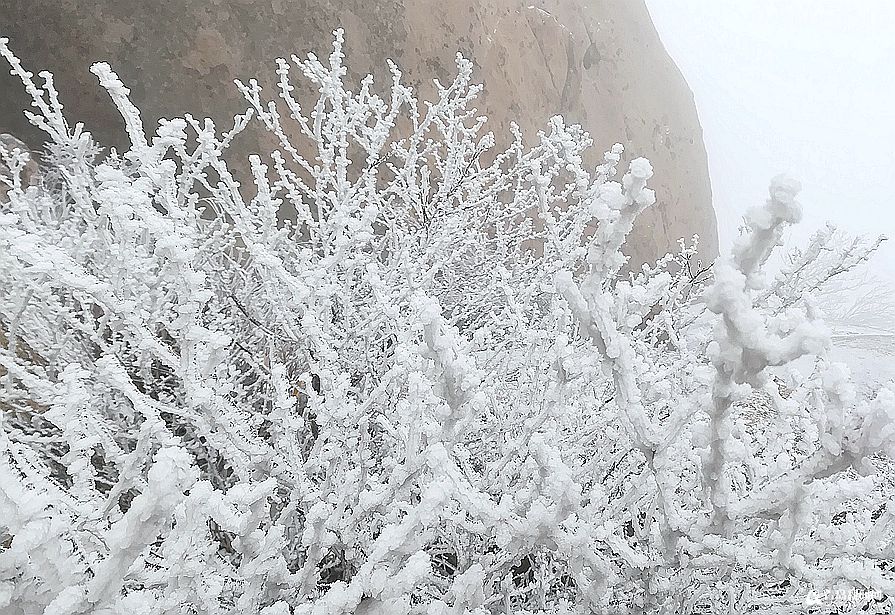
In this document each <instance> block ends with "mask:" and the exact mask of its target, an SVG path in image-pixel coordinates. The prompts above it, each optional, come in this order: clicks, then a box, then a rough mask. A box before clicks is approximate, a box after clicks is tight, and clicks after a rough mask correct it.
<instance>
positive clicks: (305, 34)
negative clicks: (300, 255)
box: [0, 0, 718, 264]
mask: <svg viewBox="0 0 895 615" xmlns="http://www.w3.org/2000/svg"><path fill="white" fill-rule="evenodd" d="M337 27H344V29H345V38H346V55H347V60H346V63H347V65H348V66H349V67H350V68H351V70H353V71H355V74H354V75H353V76H355V77H357V76H362V75H364V74H366V73H368V72H372V73H373V74H374V75H375V76H376V77H378V80H379V83H382V84H387V83H389V81H388V79H387V75H386V65H385V59H386V58H391V59H393V60H394V61H395V62H396V63H397V64H398V65H399V66H400V67H401V69H402V70H403V72H404V75H405V81H407V82H409V83H411V84H414V85H416V86H418V87H419V91H420V92H421V94H422V95H423V96H426V95H427V94H429V93H430V92H431V83H430V80H431V78H433V77H437V78H439V79H440V80H442V82H445V81H449V80H450V79H451V77H452V75H453V70H454V56H455V54H456V52H457V51H460V52H462V53H463V55H465V56H466V57H468V58H470V59H471V60H473V62H474V63H475V67H476V73H475V76H476V78H477V79H478V80H480V81H481V82H482V83H484V84H485V91H484V96H483V98H482V99H481V103H480V111H481V112H483V113H485V114H486V115H488V116H489V118H490V124H489V127H490V129H491V130H493V131H494V133H495V135H497V136H498V140H500V137H501V135H508V134H509V123H510V121H513V120H515V121H516V122H518V123H519V124H520V125H521V127H522V129H523V131H524V132H525V133H526V134H531V135H533V134H534V133H535V132H536V130H538V129H539V128H541V127H543V126H544V125H545V123H546V120H547V119H548V118H549V117H550V116H551V115H554V114H557V113H559V114H562V115H563V116H565V118H566V121H567V122H568V123H580V124H582V125H583V126H584V128H585V129H587V130H588V131H589V132H590V133H591V135H592V136H593V137H594V140H595V143H596V146H595V148H594V149H593V151H592V158H591V160H590V161H589V162H591V163H593V164H595V163H596V162H597V161H598V158H599V157H600V156H601V154H602V152H603V151H604V150H605V149H608V148H609V147H610V146H611V145H612V144H613V143H615V142H620V143H623V144H624V145H625V148H626V150H627V152H628V154H629V155H631V156H632V157H634V156H641V155H642V156H646V157H647V158H649V159H650V160H651V161H652V163H653V167H654V169H655V171H656V175H655V177H654V178H653V180H652V181H651V186H652V187H653V188H654V189H655V190H656V195H657V199H658V202H657V204H656V206H655V207H653V208H650V209H649V210H647V212H646V213H645V214H644V215H643V216H642V217H641V218H640V220H639V223H638V225H637V227H636V228H635V230H634V233H633V236H632V238H631V241H630V245H629V247H628V253H629V255H630V256H631V257H632V260H633V263H634V264H639V263H641V262H644V261H647V260H651V259H654V258H656V257H657V256H659V255H661V254H664V253H665V252H666V251H668V250H674V249H676V243H677V239H678V238H679V237H687V238H689V237H690V236H692V235H693V234H694V233H698V234H699V235H700V238H701V241H700V243H701V247H702V249H701V252H702V255H703V258H713V257H714V256H715V255H716V254H717V249H718V238H717V229H716V223H715V215H714V211H713V210H712V205H711V189H710V184H709V179H708V168H707V163H706V154H705V149H704V146H703V142H702V131H701V128H700V126H699V121H698V119H697V116H696V109H695V105H694V103H693V97H692V94H691V93H690V90H689V89H688V87H687V85H686V83H685V82H684V79H683V77H682V76H681V74H680V72H679V71H678V69H677V67H676V66H675V65H674V63H673V62H672V61H671V59H670V58H669V57H668V55H667V54H666V52H665V50H664V48H663V47H662V45H661V43H660V41H659V38H658V35H657V33H656V31H655V29H654V27H653V24H652V22H651V20H650V17H649V14H648V13H647V10H646V7H645V6H644V4H643V3H642V0H626V1H620V0H616V1H611V0H586V1H585V0H521V1H520V0H437V1H436V0H373V1H371V0H330V1H323V0H201V1H198V0H166V1H165V2H149V1H146V0H144V1H142V2H141V1H139V0H4V1H3V2H2V3H0V35H2V36H8V37H9V38H10V46H11V48H12V49H13V50H14V51H15V52H16V53H17V55H19V57H20V58H21V59H22V62H23V64H24V65H25V66H26V67H27V68H29V69H30V70H32V71H33V72H35V73H36V72H37V71H38V70H44V69H46V70H49V71H51V72H53V73H54V75H55V77H56V84H57V87H58V89H59V90H60V95H61V98H62V100H63V102H64V103H65V104H66V108H67V110H68V112H69V117H70V118H71V119H72V120H77V121H83V122H84V123H85V124H86V127H87V129H88V130H90V131H91V132H92V133H93V134H94V136H95V137H96V138H97V140H98V141H99V142H100V143H102V144H104V145H115V146H119V147H120V146H123V145H124V144H125V136H124V131H123V125H122V122H121V120H120V118H119V117H118V115H117V113H116V111H115V109H114V108H113V106H112V104H111V102H110V101H109V99H108V97H107V95H106V94H105V92H103V91H102V89H101V88H100V87H99V86H98V85H97V83H96V80H95V78H94V77H93V75H92V74H90V72H89V71H88V68H89V65H90V64H91V63H92V62H94V61H100V60H103V61H107V62H109V64H111V65H112V67H113V69H115V70H116V72H117V73H118V74H119V76H120V77H121V79H122V81H124V83H125V84H126V85H127V86H128V87H129V88H130V90H131V98H132V99H133V101H134V102H135V104H137V106H138V107H139V108H140V109H141V111H142V113H143V119H144V123H145V124H146V126H147V128H151V127H153V126H154V125H155V122H156V120H157V119H158V118H160V117H169V118H170V117H172V116H177V115H182V114H183V113H186V112H190V113H193V114H194V115H198V116H206V115H207V116H210V117H212V118H213V119H214V120H215V121H216V122H218V123H219V125H226V123H227V122H228V121H229V119H230V118H232V116H233V114H234V113H236V112H239V111H241V110H242V109H243V108H244V105H243V102H242V99H241V96H240V94H239V93H238V91H237V90H236V88H235V86H234V85H233V84H232V81H233V79H234V78H240V79H242V80H244V81H245V80H247V79H248V78H250V77H253V76H257V77H258V79H259V81H260V82H261V84H262V85H270V84H271V78H272V77H274V76H275V75H274V64H273V59H274V58H277V57H288V56H289V54H292V53H295V54H296V55H299V56H304V55H306V54H307V53H308V52H312V51H313V52H315V53H317V54H318V55H326V54H327V53H328V50H329V49H330V47H331V43H332V30H333V29H335V28H337ZM270 94H271V95H273V92H270ZM27 106H28V99H27V98H26V96H25V94H24V92H23V91H22V89H21V87H20V86H19V85H18V84H17V83H16V82H15V81H14V78H13V77H10V76H9V75H6V74H5V71H4V75H2V76H0V132H10V133H12V134H15V135H17V136H19V137H21V138H23V139H24V140H25V141H27V142H29V143H31V144H32V145H35V144H36V143H39V142H40V140H41V135H39V134H38V133H37V132H36V130H35V129H33V128H32V127H30V125H28V124H27V121H26V120H25V119H24V117H23V116H22V115H21V113H20V110H21V109H24V108H26V107H27ZM256 149H263V148H259V145H258V141H257V137H256V138H255V140H254V141H253V140H252V138H251V137H246V138H245V139H244V140H243V143H242V144H240V145H239V146H238V148H237V153H240V154H243V153H246V152H248V151H250V150H256Z"/></svg>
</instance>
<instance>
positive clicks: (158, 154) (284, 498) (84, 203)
mask: <svg viewBox="0 0 895 615" xmlns="http://www.w3.org/2000/svg"><path fill="white" fill-rule="evenodd" d="M0 53H2V54H3V55H4V56H5V57H6V59H7V60H9V61H10V63H11V66H12V69H13V71H14V73H16V74H17V75H18V76H19V77H21V79H22V81H23V83H24V84H25V87H26V88H27V90H28V92H29V93H30V94H31V96H32V98H33V99H34V105H35V107H36V112H34V113H32V114H30V115H29V117H30V118H31V120H32V121H33V122H34V123H35V124H36V125H38V126H40V127H41V128H43V129H44V130H45V131H46V133H47V135H48V143H47V146H46V149H47V155H46V159H45V161H44V163H43V169H42V172H41V174H40V176H39V182H38V183H37V185H28V183H29V182H23V181H22V180H21V175H22V171H23V170H24V169H25V166H26V165H27V164H28V163H29V157H28V156H27V155H26V154H25V153H24V152H22V151H20V150H19V149H17V148H7V147H3V146H2V144H0V154H2V157H3V164H4V165H5V167H6V171H5V172H4V173H3V175H2V176H0V182H3V183H4V185H5V186H6V188H5V196H4V198H3V199H2V203H0V342H2V344H0V346H2V347H0V379H2V381H3V388H2V397H0V410H2V430H0V612H3V613H4V614H7V613H8V614H11V615H19V614H28V615H30V614H32V613H47V614H50V615H62V614H74V613H108V614H112V613H133V614H134V615H143V614H146V615H149V614H157V613H209V614H212V613H221V614H224V613H227V614H229V613H232V614H252V613H262V614H264V615H286V614H290V613H291V614H312V613H313V614H320V615H335V614H347V613H362V614H367V615H370V614H373V613H380V614H408V613H431V614H442V615H447V614H457V615H460V614H465V613H476V614H484V613H591V612H596V613H621V612H631V613H642V612H656V613H708V612H719V613H721V612H723V613H745V612H756V610H757V611H758V612H766V613H772V612H779V613H791V612H793V610H794V609H796V608H798V607H799V606H800V605H801V604H802V603H803V602H804V601H805V600H807V599H809V598H810V599H811V600H814V599H815V598H816V596H818V595H820V596H821V599H822V597H823V596H824V595H828V594H817V592H818V591H833V590H835V591H846V590H858V589H860V590H862V591H864V590H867V592H869V593H863V594H854V596H856V597H857V598H856V600H857V599H858V598H859V600H858V602H859V603H860V604H857V603H856V607H857V608H861V607H863V606H865V605H867V611H869V612H888V610H889V609H891V607H892V604H893V602H892V597H893V596H895V581H893V576H892V565H893V528H895V525H893V516H895V509H893V507H892V504H891V498H892V495H893V484H892V472H891V470H890V469H889V468H890V466H889V465H888V464H889V463H890V459H891V457H892V455H893V454H895V424H893V421H892V419H893V418H895V392H893V390H892V389H884V390H882V391H880V392H879V394H878V396H877V397H876V398H875V399H873V400H865V399H860V398H858V397H857V396H856V395H855V394H854V392H853V390H852V388H851V386H850V384H849V380H848V377H847V374H845V373H844V371H843V368H842V367H841V366H838V365H834V364H829V363H828V362H827V361H826V359H825V349H826V347H827V331H826V329H825V327H824V325H823V324H822V323H821V321H820V320H819V315H818V312H817V310H816V308H814V307H813V305H812V303H811V301H810V297H809V296H807V295H805V293H804V292H803V290H804V287H802V288H800V287H799V286H792V285H791V284H789V282H791V281H792V280H794V279H795V278H794V277H790V278H788V279H787V278H781V279H780V280H778V282H777V283H775V284H772V285H767V284H766V283H765V281H764V279H763V275H762V265H763V263H764V262H765V260H766V259H767V257H768V255H769V254H770V253H771V251H772V250H773V249H774V247H775V245H776V244H777V242H778V240H779V237H780V233H781V231H782V228H783V226H784V225H785V224H789V223H792V222H795V221H796V220H797V218H798V215H799V209H798V205H797V204H796V202H795V201H794V197H795V194H796V192H797V186H796V185H795V184H794V183H793V182H791V181H787V180H775V182H774V183H773V184H772V186H771V194H770V198H769V200H768V202H767V204H766V205H765V206H764V207H762V208H758V209H756V210H755V211H754V212H752V213H751V214H750V216H749V218H748V221H749V226H750V229H749V230H750V232H749V233H748V234H747V235H745V236H744V237H743V238H741V240H740V242H739V243H738V244H737V246H736V248H735V250H734V252H733V255H732V257H731V258H728V259H722V260H720V261H719V262H718V263H716V264H715V266H714V270H713V272H709V271H707V270H705V271H695V270H694V269H692V268H691V261H692V260H693V257H694V255H695V249H694V247H693V246H690V245H686V244H682V249H681V253H680V254H679V255H673V256H668V257H666V258H663V259H662V260H660V261H659V262H658V263H657V264H656V265H655V266H649V267H644V268H643V269H642V270H641V271H636V272H634V273H630V274H627V273H626V274H622V273H620V271H621V270H622V267H623V265H624V258H623V256H622V255H621V252H620V249H621V247H622V246H623V244H624V241H625V237H626V236H627V234H628V232H629V231H630V230H631V228H632V223H633V221H634V219H635V217H636V215H637V214H638V213H639V212H640V211H642V210H643V209H644V208H645V207H648V206H650V205H651V204H652V203H653V201H654V196H653V193H652V192H651V191H650V190H649V189H648V188H647V187H646V184H647V181H648V180H649V178H650V175H651V173H652V169H651V167H650V165H649V163H648V162H647V161H646V160H644V159H636V160H634V161H632V162H631V163H630V165H629V167H628V170H627V171H626V172H625V173H623V174H621V177H620V178H618V175H617V171H616V169H617V166H618V165H619V164H620V160H621V155H622V149H621V146H615V147H614V148H613V149H612V150H611V151H610V152H609V153H607V154H606V156H605V159H604V160H605V162H604V164H602V165H601V166H599V167H598V168H597V169H596V170H595V172H590V171H589V170H587V169H585V168H584V166H583V164H582V153H583V151H584V150H585V149H586V148H587V147H589V146H590V145H591V140H590V138H589V137H588V136H587V134H586V133H584V132H583V131H582V130H581V129H580V127H578V126H567V125H565V124H564V123H563V121H562V120H561V119H560V118H553V119H552V120H551V121H550V123H549V125H548V127H547V129H546V130H545V131H544V132H542V133H539V134H538V135H537V137H536V138H535V139H534V140H533V142H532V144H531V145H526V144H525V143H524V142H523V138H522V135H521V134H519V132H518V131H516V133H515V135H514V137H515V138H514V140H513V143H512V145H510V146H509V147H508V148H506V149H503V150H498V149H497V148H496V147H495V145H494V139H493V138H492V136H491V135H490V134H488V133H485V132H484V126H485V120H484V118H479V117H477V116H476V114H475V109H474V108H473V107H472V104H473V102H474V100H475V97H476V94H477V93H478V92H479V86H475V85H471V82H470V79H471V64H470V63H469V62H468V61H466V60H463V59H462V58H459V59H458V63H457V64H458V76H457V78H456V79H455V80H454V81H453V83H451V84H449V85H441V84H438V88H437V97H436V99H435V100H434V102H432V103H425V104H421V103H419V102H418V101H417V99H416V98H415V97H414V95H413V93H412V92H411V90H410V89H408V88H407V87H406V86H404V85H402V83H401V74H400V72H399V71H398V69H397V68H395V67H392V74H393V83H392V86H391V88H390V89H389V90H387V93H386V94H385V95H384V96H383V95H379V94H375V93H374V86H373V83H372V81H371V79H369V78H368V79H365V80H364V81H363V82H362V83H361V84H359V85H358V86H357V87H355V88H354V89H349V88H350V87H351V86H349V84H346V83H345V81H344V79H345V69H344V67H343V66H342V54H341V34H338V33H337V38H336V44H335V47H334V52H333V54H332V55H331V56H330V58H329V62H328V63H323V62H320V61H319V60H318V59H317V58H315V57H313V56H311V57H309V58H308V59H306V60H299V59H297V58H294V57H293V58H292V64H290V63H288V62H287V61H285V60H279V61H278V71H277V72H278V75H279V92H278V97H279V100H278V101H276V102H271V101H269V100H268V99H267V97H266V96H265V95H264V92H262V90H261V88H260V87H259V86H258V85H257V83H255V82H249V83H248V84H247V85H245V84H240V86H239V87H240V88H241V89H242V91H243V92H244V94H245V96H246V98H247V100H248V102H249V110H248V111H247V112H246V113H245V114H244V115H242V116H240V117H237V118H236V121H235V124H234V127H233V128H232V129H228V130H226V131H225V132H223V133H220V132H218V131H217V129H216V128H215V126H214V125H213V124H212V123H211V121H209V120H204V121H203V120H198V119H195V118H193V117H190V116H186V117H184V118H179V119H173V120H169V121H162V122H161V123H160V125H159V127H158V129H157V130H156V131H155V134H154V135H152V136H148V135H147V134H146V132H144V128H143V126H142V123H141V121H140V117H139V114H138V112H137V109H136V108H135V107H134V106H133V105H132V103H131V102H130V101H129V99H128V91H127V89H126V88H125V87H124V86H123V85H122V84H121V83H120V82H119V80H118V79H117V77H116V76H115V75H114V73H113V72H112V71H111V69H110V68H109V67H108V66H106V65H102V64H98V65H96V66H94V68H93V71H94V72H95V73H96V75H97V76H98V77H99V80H100V83H101V84H102V86H103V87H105V88H106V89H107V91H108V92H109V94H110V96H111V97H112V99H113V101H114V102H115V104H116V105H117V106H118V108H119V110H120V111H121V114H122V117H123V118H124V120H125V123H126V126H127V130H128V134H129V135H130V139H131V146H130V148H129V149H128V150H127V151H125V152H115V151H110V152H108V153H107V154H105V155H101V153H100V150H99V148H98V147H97V146H96V145H94V143H93V142H92V140H91V138H90V136H89V134H88V133H86V132H85V131H84V129H83V127H82V126H81V125H80V124H76V125H74V126H72V125H70V124H69V123H68V122H67V121H66V119H65V118H64V116H63V109H62V105H61V104H60V102H59V101H58V100H57V97H56V93H55V90H54V89H53V86H52V80H51V77H50V76H49V75H46V74H42V77H43V78H44V80H45V84H44V85H43V86H38V85H37V84H35V83H34V82H33V81H32V76H31V75H30V74H29V73H27V72H26V71H24V69H22V68H21V67H20V65H19V63H18V61H17V60H16V59H15V57H14V56H13V55H12V54H11V52H10V51H9V50H8V49H7V48H6V46H5V41H4V42H0ZM296 68H297V69H298V70H299V71H300V72H301V73H302V75H303V76H304V78H305V81H306V82H307V83H309V84H310V85H311V89H312V90H314V91H316V92H317V95H318V97H317V99H316V101H314V100H312V101H311V106H310V107H308V109H309V110H305V109H304V108H303V107H302V106H301V103H300V100H303V96H302V94H301V92H300V91H299V90H297V89H296V90H294V89H293V81H292V79H291V75H290V71H291V70H295V69H296ZM249 122H261V124H262V125H263V126H265V127H266V128H267V129H268V130H270V131H271V133H272V134H273V135H274V136H275V137H276V138H277V139H278V141H279V143H280V146H279V149H278V150H277V151H274V152H272V153H271V154H270V157H269V159H262V158H260V157H252V158H251V159H250V161H249V162H250V168H251V173H252V177H253V178H254V185H253V186H243V185H240V183H239V182H238V181H237V180H236V179H235V178H234V175H233V173H232V172H231V170H230V167H229V166H228V163H227V162H226V161H225V155H226V149H227V145H228V144H229V143H230V142H231V140H232V139H233V138H234V136H235V134H236V133H237V132H238V131H239V130H241V129H243V128H244V127H245V126H246V125H247V124H248V123H249ZM237 162H238V161H237ZM287 210H289V211H294V212H295V215H294V219H290V217H289V216H284V215H282V212H283V211H287ZM283 220H286V221H285V222H284V221H283ZM802 355H811V356H814V357H816V360H815V365H816V367H815V369H814V371H813V373H811V374H810V375H809V376H807V377H803V376H799V375H798V374H797V373H795V372H789V371H787V370H786V366H787V364H788V363H789V362H791V361H792V360H793V359H795V358H797V357H800V356H802ZM810 592H814V593H813V594H812V593H810ZM849 595H851V594H849ZM821 601H822V600H821ZM853 606H855V605H853ZM867 611H865V612H867Z"/></svg>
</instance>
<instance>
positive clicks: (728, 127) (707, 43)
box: [647, 0, 895, 279]
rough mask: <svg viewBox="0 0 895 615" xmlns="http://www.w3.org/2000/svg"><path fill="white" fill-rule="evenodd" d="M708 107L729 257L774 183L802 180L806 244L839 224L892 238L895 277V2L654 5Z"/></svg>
mask: <svg viewBox="0 0 895 615" xmlns="http://www.w3.org/2000/svg"><path fill="white" fill-rule="evenodd" d="M647 4H648V6H649V10H650V13H651V15H652V17H653V20H654V22H655V25H656V28H657V30H658V31H659V34H660V36H661V38H662V40H663V42H664V44H665V47H666V49H667V50H668V52H669V54H670V55H671V56H672V58H673V59H674V60H675V61H676V63H677V65H678V67H679V68H680V70H681V71H682V72H683V74H684V76H685V78H686V79H687V82H688V83H689V84H690V87H691V89H692V90H693V94H694V97H695V100H696V106H697V109H698V112H699V117H700V121H701V123H702V127H703V130H704V133H705V144H706V149H707V151H708V158H709V170H710V176H711V181H712V189H713V193H714V206H715V211H716V213H717V216H718V230H719V235H720V241H721V246H722V250H724V249H725V247H727V246H729V245H730V243H731V241H732V240H733V238H734V237H735V236H736V234H737V229H738V226H739V223H740V219H741V214H742V212H743V211H744V210H745V209H746V208H747V207H749V206H752V205H755V204H758V203H760V202H761V201H762V200H763V199H764V198H765V195H766V186H767V182H768V179H769V178H771V177H772V176H774V175H776V174H778V173H781V172H786V173H788V174H790V175H792V176H794V177H795V178H797V179H799V180H800V181H801V182H802V186H803V191H802V194H801V199H800V200H801V202H802V205H803V208H804V214H805V217H804V221H803V223H802V224H801V225H799V227H798V228H796V229H793V230H792V231H791V236H792V238H793V239H795V240H798V241H804V240H806V239H807V237H808V236H809V235H810V233H811V232H812V231H813V230H815V229H817V228H818V227H820V226H821V225H823V224H824V222H825V221H827V220H829V221H831V222H833V223H835V224H836V225H837V226H838V227H840V228H841V229H843V230H846V231H848V232H850V233H873V234H879V233H884V234H887V235H888V236H889V237H891V238H892V241H889V242H887V243H886V244H884V247H883V248H882V249H881V250H880V252H879V253H878V254H877V257H876V259H875V262H874V263H873V264H872V268H873V269H874V271H876V272H879V273H883V272H885V273H886V275H888V276H889V277H890V278H892V279H895V275H893V271H895V246H893V242H895V213H893V205H892V195H893V193H895V177H893V175H895V173H893V172H895V154H893V151H895V150H893V143H895V113H893V112H892V107H893V98H895V79H893V66H895V39H893V37H892V27H893V25H895V3H892V2H886V1H868V0H862V1H860V2H857V3H851V4H849V5H847V6H846V4H845V3H842V2H815V1H811V0H789V1H787V2H772V1H769V0H751V1H750V2H732V1H730V0H687V1H686V2H680V1H678V0H674V1H672V0H648V2H647Z"/></svg>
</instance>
